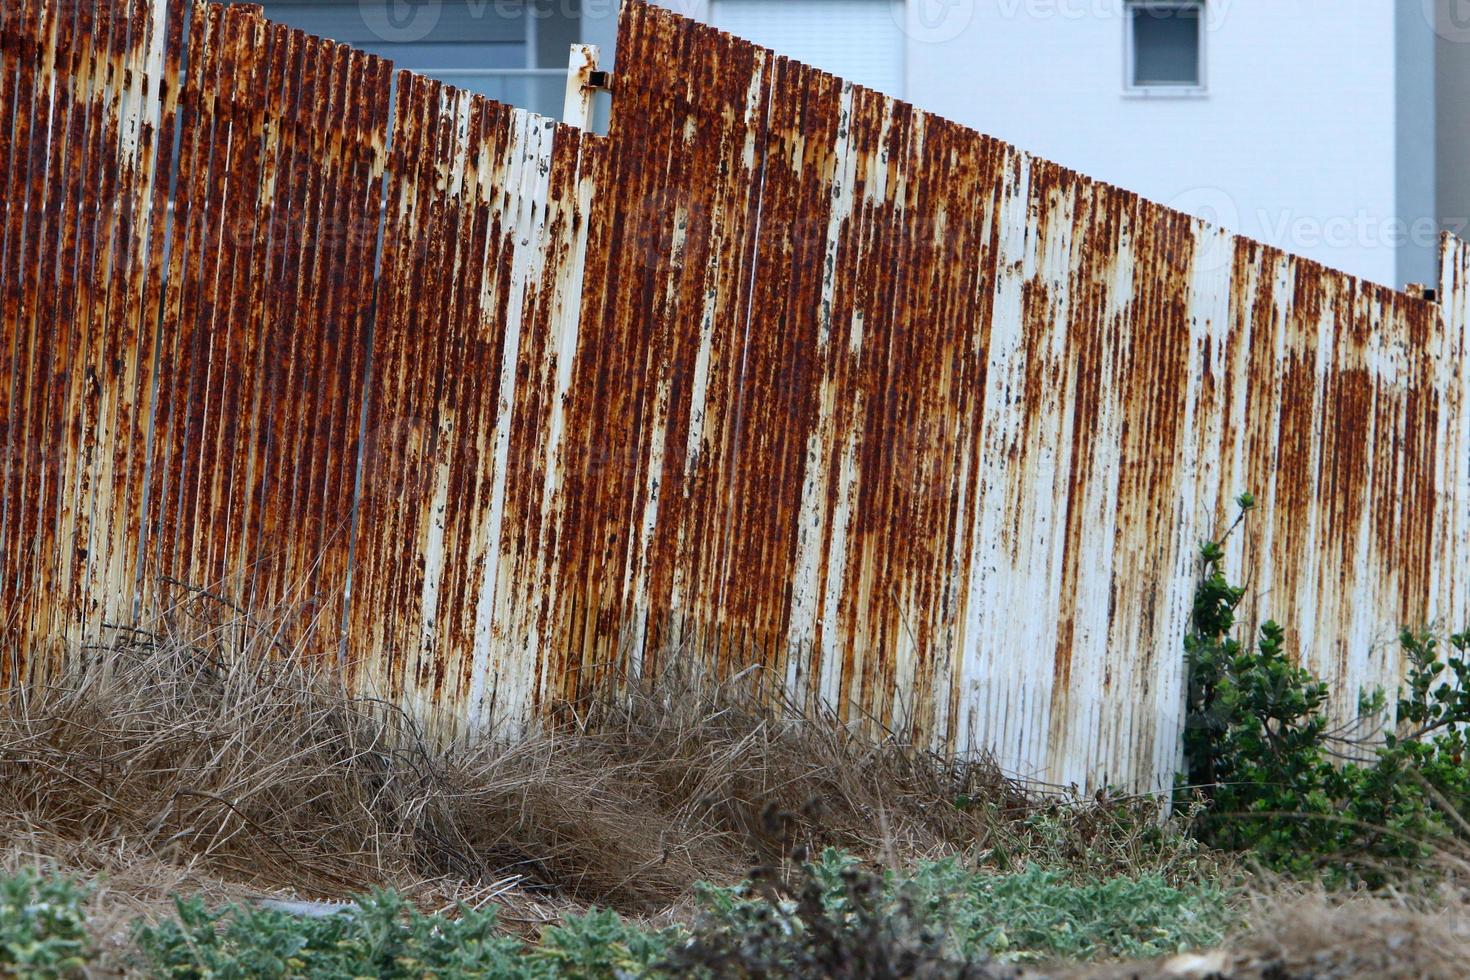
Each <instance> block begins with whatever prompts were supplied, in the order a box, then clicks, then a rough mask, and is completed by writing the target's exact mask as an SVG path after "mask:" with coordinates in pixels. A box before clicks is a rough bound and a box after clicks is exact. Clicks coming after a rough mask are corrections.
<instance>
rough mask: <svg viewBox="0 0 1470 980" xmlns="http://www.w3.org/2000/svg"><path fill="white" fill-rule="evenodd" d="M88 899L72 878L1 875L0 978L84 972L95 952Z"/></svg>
mask: <svg viewBox="0 0 1470 980" xmlns="http://www.w3.org/2000/svg"><path fill="white" fill-rule="evenodd" d="M86 898H87V890H86V889H85V888H84V887H82V886H81V885H79V884H78V883H76V882H75V881H72V880H71V879H69V878H62V877H59V876H54V875H41V874H39V873H38V872H35V871H29V870H27V871H22V872H20V873H19V874H15V875H9V876H0V975H4V976H12V975H14V976H23V977H34V978H38V980H45V978H49V977H66V976H72V975H74V974H76V973H77V972H79V971H80V970H81V969H82V967H83V966H85V965H86V963H87V959H88V955H89V953H90V951H91V942H90V940H89V937H88V935H87V930H86V917H85V915H84V914H83V912H82V903H83V902H84V901H86Z"/></svg>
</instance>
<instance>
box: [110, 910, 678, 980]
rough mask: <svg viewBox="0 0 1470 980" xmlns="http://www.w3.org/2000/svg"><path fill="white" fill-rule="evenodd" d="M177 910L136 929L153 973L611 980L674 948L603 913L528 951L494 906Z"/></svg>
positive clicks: (224, 978)
mask: <svg viewBox="0 0 1470 980" xmlns="http://www.w3.org/2000/svg"><path fill="white" fill-rule="evenodd" d="M176 904H177V906H178V919H177V920H176V921H172V920H171V921H167V922H163V923H160V924H158V925H156V926H142V927H140V928H139V929H138V930H137V939H138V946H139V948H140V950H141V951H142V953H143V956H144V959H145V965H146V968H147V970H148V972H149V973H151V974H153V975H159V976H170V977H187V978H205V977H209V978H219V980H232V978H237V977H238V978H242V980H243V978H249V977H312V978H339V977H341V978H348V977H366V976H370V977H388V978H398V977H401V978H405V980H406V978H424V977H487V978H502V980H540V978H552V977H568V978H588V980H593V978H608V980H611V978H613V977H617V976H623V975H638V974H639V973H641V972H644V971H645V970H646V969H647V966H648V964H649V963H650V962H652V961H653V960H654V959H655V958H657V957H658V956H660V955H662V953H663V951H664V949H665V948H666V945H667V943H666V940H665V939H664V938H663V935H664V934H663V933H660V932H653V931H640V930H637V929H634V928H633V927H631V926H628V925H626V924H625V923H623V922H622V920H621V919H619V918H618V917H617V916H616V915H615V914H614V913H612V912H605V911H602V912H593V913H591V914H589V915H587V916H584V917H580V918H578V917H573V918H570V919H568V920H567V921H566V922H565V923H563V924H562V925H561V926H557V927H553V928H550V929H548V930H547V931H546V935H545V937H544V939H543V943H542V945H540V946H538V947H530V948H528V947H526V946H525V945H524V944H523V943H521V942H520V941H519V940H517V939H515V938H513V937H510V936H506V935H503V934H501V933H499V932H498V931H497V929H496V916H495V912H494V911H493V910H491V911H476V910H473V909H461V910H460V914H459V915H458V916H457V917H455V918H448V917H445V916H425V915H423V914H421V913H419V912H418V911H416V910H415V909H413V908H412V907H411V906H409V905H408V904H407V903H406V902H404V901H403V899H401V898H400V897H398V896H397V895H395V894H393V893H392V892H385V891H379V892H375V893H373V894H372V895H370V896H365V897H362V898H359V899H358V901H357V903H356V904H355V905H354V906H351V907H349V908H348V909H346V910H345V911H344V912H342V913H341V914H338V915H332V916H327V917H324V918H302V917H297V916H292V915H289V914H287V913H284V912H279V911H274V910H266V909H258V908H245V907H239V906H231V907H229V908H226V909H223V910H220V911H217V912H211V911H209V910H207V909H206V908H205V907H204V904H203V903H202V902H200V901H199V900H198V899H191V900H188V901H179V902H177V903H176Z"/></svg>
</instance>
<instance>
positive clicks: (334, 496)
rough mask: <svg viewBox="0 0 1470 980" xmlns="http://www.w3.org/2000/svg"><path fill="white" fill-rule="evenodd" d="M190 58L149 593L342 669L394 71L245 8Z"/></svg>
mask: <svg viewBox="0 0 1470 980" xmlns="http://www.w3.org/2000/svg"><path fill="white" fill-rule="evenodd" d="M188 44H189V48H188V51H189V56H188V62H187V65H186V69H185V73H184V76H183V78H182V100H183V107H182V110H181V114H180V126H179V132H180V160H179V166H178V180H177V187H178V190H177V194H176V196H175V200H174V208H173V211H172V223H171V228H170V232H171V241H172V243H173V245H172V248H171V251H170V268H169V277H168V290H167V293H166V296H165V297H164V315H163V317H162V333H161V335H160V349H161V351H162V357H163V362H162V366H161V370H160V375H161V377H166V378H170V379H172V382H173V383H171V384H169V385H163V386H161V387H160V391H159V401H158V407H157V413H156V423H155V426H156V434H155V438H154V440H153V450H154V451H153V458H152V465H151V468H150V469H151V474H152V477H153V484H152V486H153V491H152V504H153V506H152V511H151V517H152V519H153V525H152V527H153V532H154V533H153V536H152V538H151V544H150V549H149V561H150V564H149V566H148V568H147V569H146V570H145V582H146V583H147V584H148V585H149V586H150V587H153V588H157V589H158V590H159V591H158V595H157V596H156V597H154V599H153V601H152V604H153V605H154V606H158V605H167V604H169V603H172V602H177V601H182V600H185V599H188V598H189V597H190V596H191V595H196V594H207V595H209V596H213V597H217V598H221V599H223V600H225V601H226V602H227V603H229V604H237V605H239V606H240V607H242V608H248V609H249V610H250V611H251V615H252V616H253V617H255V618H257V619H263V620H265V621H266V622H268V623H270V624H271V625H272V629H273V631H274V635H275V637H276V639H277V642H278V643H279V644H280V645H281V646H282V647H284V648H285V649H294V648H295V647H296V646H297V645H298V644H300V643H302V642H305V638H307V637H310V638H311V639H310V651H311V652H312V653H313V654H316V655H322V654H327V655H333V656H335V655H336V652H337V649H338V647H339V645H340V635H341V634H340V630H341V625H342V623H343V620H344V617H345V606H344V602H345V595H346V586H347V576H348V555H349V551H350V543H351V516H352V498H353V493H354V485H355V479H356V470H357V455H358V454H357V446H358V436H359V424H360V419H361V412H362V400H363V391H364V384H365V365H366V356H367V343H368V336H369V333H370V328H371V319H370V316H369V312H370V307H371V299H372V272H373V254H374V252H375V250H376V241H377V227H378V210H379V208H378V202H379V195H380V186H381V177H382V173H383V169H384V165H385V157H386V152H387V124H388V109H387V106H388V98H389V67H388V65H387V63H386V62H384V61H382V60H380V59H376V58H372V57H369V56H367V55H363V54H361V53H359V52H354V51H351V50H350V49H348V48H347V47H345V46H343V45H340V44H336V43H334V42H331V41H328V40H325V39H321V38H315V37H309V36H307V35H305V34H302V33H301V32H299V31H293V30H288V29H286V28H283V27H280V26H279V25H273V24H269V23H268V22H266V21H265V20H264V19H263V17H262V16H261V14H260V11H259V9H258V8H255V7H249V6H244V5H236V6H230V7H221V6H216V5H209V4H197V5H196V6H195V7H194V9H193V15H192V17H191V19H190V24H189V42H188Z"/></svg>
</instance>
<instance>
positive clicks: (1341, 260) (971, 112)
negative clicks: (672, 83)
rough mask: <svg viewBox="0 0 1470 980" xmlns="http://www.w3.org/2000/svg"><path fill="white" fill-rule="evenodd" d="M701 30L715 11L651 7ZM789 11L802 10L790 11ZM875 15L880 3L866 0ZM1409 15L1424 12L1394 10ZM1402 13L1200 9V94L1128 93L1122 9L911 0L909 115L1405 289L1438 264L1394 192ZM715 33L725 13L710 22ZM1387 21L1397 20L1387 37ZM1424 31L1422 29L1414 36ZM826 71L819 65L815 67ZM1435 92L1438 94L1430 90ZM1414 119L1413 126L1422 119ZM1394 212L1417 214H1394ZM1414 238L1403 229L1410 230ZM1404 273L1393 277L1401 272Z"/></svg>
mask: <svg viewBox="0 0 1470 980" xmlns="http://www.w3.org/2000/svg"><path fill="white" fill-rule="evenodd" d="M660 2H662V3H665V4H666V5H667V6H669V7H672V8H674V9H676V10H678V11H680V12H681V13H685V14H689V15H691V16H695V17H701V18H706V19H708V18H710V17H711V10H710V4H711V2H713V3H714V4H716V5H717V4H718V3H719V0H660ZM789 2H793V3H803V2H812V0H789ZM873 2H875V3H883V2H884V0H873ZM1398 3H1402V4H1404V5H1405V6H1408V7H1412V8H1413V9H1414V10H1416V11H1418V10H1419V9H1420V8H1421V7H1422V6H1423V5H1422V4H1421V2H1420V0H1398ZM1396 6H1397V4H1396V3H1395V0H1353V2H1351V3H1348V4H1344V3H1342V2H1341V0H1210V2H1209V4H1208V10H1209V12H1208V24H1207V28H1206V50H1205V55H1204V57H1205V72H1206V80H1207V91H1206V93H1205V94H1203V95H1200V96H1185V97H1140V96H1138V95H1130V94H1128V93H1126V92H1125V91H1124V51H1125V44H1124V37H1125V35H1124V26H1125V21H1124V3H1123V0H907V15H906V17H900V18H898V19H899V20H901V21H903V23H901V24H895V25H894V28H893V29H894V30H896V31H900V32H902V33H903V34H904V35H905V53H906V59H905V61H906V71H905V84H904V91H903V92H902V93H901V94H902V95H903V96H904V97H905V98H907V99H908V100H909V101H911V102H913V103H915V104H916V105H918V106H921V107H923V108H925V109H930V110H932V111H935V112H938V113H940V114H941V115H944V116H948V117H949V118H951V119H954V120H956V121H958V122H962V123H964V124H966V125H968V126H972V127H974V128H976V129H979V130H981V131H983V132H986V133H989V134H992V135H994V136H997V137H1000V138H1002V139H1005V140H1007V141H1009V142H1011V143H1015V144H1017V145H1018V146H1020V147H1022V148H1024V149H1027V150H1030V151H1033V152H1036V153H1039V154H1041V155H1042V156H1045V157H1048V158H1050V159H1053V160H1056V161H1057V162H1059V163H1062V164H1065V165H1066V166H1068V167H1072V168H1074V169H1077V170H1080V171H1082V172H1083V173H1086V174H1089V175H1091V176H1094V177H1097V178H1100V179H1103V180H1107V181H1110V182H1112V183H1115V184H1118V185H1120V186H1123V187H1126V188H1128V189H1130V190H1134V191H1137V192H1139V193H1141V194H1144V195H1145V196H1147V197H1149V198H1152V199H1154V200H1157V201H1161V202H1164V203H1166V204H1171V205H1174V206H1176V207H1179V208H1180V209H1181V210H1185V211H1189V212H1191V213H1196V214H1200V215H1202V216H1206V217H1210V218H1213V219H1214V220H1216V221H1218V222H1219V223H1221V224H1223V225H1225V226H1226V227H1228V228H1230V229H1231V230H1233V231H1238V232H1241V233H1243V234H1246V235H1248V236H1250V237H1253V238H1258V239H1260V240H1262V241H1265V242H1268V243H1270V244H1272V245H1277V246H1280V247H1282V248H1287V249H1290V250H1291V251H1293V252H1296V253H1299V254H1302V255H1306V256H1308V257H1311V258H1314V259H1317V260H1319V261H1321V262H1323V263H1325V264H1327V265H1329V266H1332V267H1334V268H1338V269H1342V270H1344V271H1347V272H1351V273H1354V274H1357V275H1361V276H1364V277H1367V278H1369V279H1373V280H1376V281H1379V282H1383V283H1387V284H1391V285H1402V284H1403V282H1402V278H1401V275H1404V274H1408V273H1409V272H1410V271H1412V270H1417V269H1418V266H1419V265H1421V264H1424V265H1425V268H1426V269H1428V268H1430V266H1429V265H1427V263H1428V262H1429V261H1431V260H1430V259H1428V258H1426V260H1425V263H1417V262H1415V261H1414V260H1413V259H1412V258H1405V257H1404V253H1405V251H1406V248H1405V246H1406V244H1407V245H1408V246H1409V249H1410V250H1413V249H1415V248H1417V249H1419V250H1421V251H1422V253H1423V256H1432V254H1433V248H1434V240H1435V236H1436V231H1435V228H1434V226H1433V222H1434V218H1435V215H1434V206H1433V193H1432V191H1431V192H1429V193H1428V194H1427V195H1423V196H1420V197H1415V196H1413V195H1406V194H1405V192H1404V189H1403V188H1402V187H1401V186H1400V180H1399V174H1400V168H1399V167H1398V164H1397V160H1396V157H1397V155H1398V153H1399V152H1400V146H1401V145H1413V144H1415V143H1420V144H1423V143H1424V140H1425V139H1427V140H1428V141H1429V143H1430V144H1432V140H1433V136H1432V131H1431V133H1430V134H1429V135H1428V136H1427V137H1423V136H1422V134H1418V135H1414V136H1413V138H1411V139H1410V140H1409V141H1408V143H1407V144H1405V141H1404V139H1403V137H1402V136H1401V135H1400V133H1399V131H1398V127H1399V124H1400V118H1399V116H1400V109H1399V106H1398V104H1397V98H1396V95H1397V93H1398V92H1399V90H1400V85H1401V83H1402V82H1403V79H1402V78H1401V77H1400V74H1401V69H1402V70H1406V71H1407V72H1408V74H1409V75H1411V76H1415V77H1417V74H1418V73H1423V74H1424V75H1425V76H1426V77H1430V76H1432V73H1433V64H1432V59H1430V61H1429V62H1428V63H1426V64H1424V65H1422V66H1415V65H1412V64H1410V65H1406V66H1400V65H1399V62H1398V56H1399V53H1400V51H1401V50H1402V51H1410V52H1412V51H1415V50H1420V49H1421V48H1422V50H1426V51H1427V50H1429V47H1430V46H1429V45H1427V44H1426V45H1422V46H1419V47H1415V46H1414V45H1400V44H1396V37H1397V36H1398V33H1399V32H1402V31H1404V30H1413V31H1416V32H1422V34H1423V36H1424V37H1425V38H1429V37H1431V36H1432V34H1431V25H1430V24H1429V22H1428V17H1427V16H1422V15H1421V16H1418V17H1417V18H1413V17H1404V16H1402V14H1399V15H1397V16H1396V12H1395V7H1396ZM714 16H715V19H716V20H718V12H717V10H716V12H715V15H714ZM1396 20H1397V21H1398V22H1397V23H1396ZM1419 21H1422V23H1419ZM823 67H827V66H823ZM1431 84H1432V82H1431ZM1421 115H1424V116H1425V119H1420V120H1409V121H1407V122H1408V123H1409V124H1411V125H1416V126H1417V125H1419V124H1420V123H1422V122H1424V121H1425V120H1426V119H1427V120H1428V122H1429V124H1431V125H1432V115H1430V114H1421ZM1401 202H1402V206H1404V207H1410V208H1412V209H1413V210H1415V211H1416V212H1418V213H1402V212H1401ZM1416 221H1417V222H1418V224H1419V227H1418V228H1417V229H1415V228H1414V227H1413V225H1414V223H1415V222H1416ZM1401 262H1402V263H1403V268H1402V269H1401V268H1400V263H1401Z"/></svg>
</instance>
